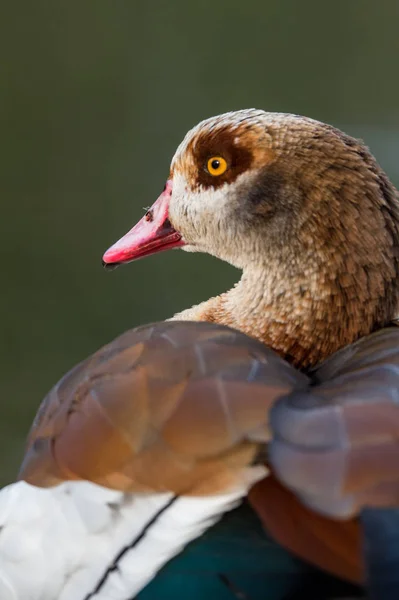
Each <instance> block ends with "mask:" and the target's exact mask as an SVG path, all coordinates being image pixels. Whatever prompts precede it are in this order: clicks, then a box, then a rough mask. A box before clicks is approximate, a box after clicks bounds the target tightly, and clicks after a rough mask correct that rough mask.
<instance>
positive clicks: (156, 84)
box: [0, 0, 399, 483]
mask: <svg viewBox="0 0 399 600" xmlns="http://www.w3.org/2000/svg"><path fill="white" fill-rule="evenodd" d="M398 29H399V3H398V2H397V1H396V0H392V1H384V0H380V1H379V2H376V1H375V0H357V1H356V0H350V1H348V0H345V1H343V0H341V1H340V0H335V2H320V1H319V0H312V1H301V2H299V1H298V0H289V1H278V0H269V1H267V0H246V1H245V2H243V1H242V0H229V1H219V2H217V1H216V0H213V1H212V2H210V1H209V0H202V1H201V2H187V1H183V0H169V1H161V0H153V1H151V2H148V1H134V0H130V1H128V0H114V1H111V0H108V1H105V0H96V1H91V2H88V1H84V0H79V1H76V0H68V1H57V0H52V1H48V2H44V1H40V0H35V1H25V2H19V1H17V0H16V1H13V2H11V1H9V2H8V3H7V2H5V3H3V6H2V10H1V16H0V52H1V61H0V73H1V75H0V77H1V80H0V115H1V116H0V119H1V128H0V131H1V146H0V147H1V150H0V152H1V160H0V181H1V188H2V189H1V221H0V222H1V231H0V256H1V275H2V288H1V293H0V309H1V336H0V340H1V347H0V352H1V357H0V358H1V362H0V365H1V367H0V368H1V372H0V402H1V405H0V415H1V420H0V456H1V468H0V479H1V483H5V482H7V481H10V480H11V479H12V478H13V477H14V476H15V473H16V469H17V467H18V463H19V461H20V459H21V454H22V451H23V442H24V438H25V435H26V432H27V429H28V427H29V424H30V422H31V420H32V418H33V415H34V413H35V410H36V408H37V406H38V403H39V402H40V400H41V398H42V397H43V395H44V394H45V393H46V391H47V390H48V389H49V388H50V387H51V386H52V385H53V384H54V383H55V382H56V381H57V379H58V378H59V377H60V376H61V375H62V374H63V373H64V372H65V371H66V370H67V369H69V368H70V367H71V366H72V365H73V364H74V363H75V362H77V361H79V360H80V359H82V358H84V357H85V356H86V355H87V354H89V353H91V352H93V351H94V350H96V348H97V347H99V346H100V345H102V344H104V343H106V342H107V341H109V340H110V339H112V338H113V337H114V336H116V335H117V334H119V333H120V332H122V331H123V330H124V329H127V328H129V327H133V326H135V325H138V324H140V323H145V322H150V321H154V320H160V319H163V318H164V317H167V316H170V315H171V314H172V313H173V312H175V311H177V310H179V309H182V308H184V307H186V306H189V305H191V304H193V303H196V302H198V301H200V300H202V299H205V298H207V297H209V296H210V295H212V294H215V293H218V292H219V291H222V290H223V289H225V288H227V286H229V285H230V284H231V283H232V282H233V281H234V280H235V279H236V278H237V277H238V273H237V272H235V271H234V269H232V268H231V267H228V266H227V265H223V264H221V263H218V262H217V261H216V260H214V259H212V258H210V257H206V256H201V255H189V254H185V253H183V252H177V251H175V252H171V253H169V254H165V255H162V254H161V255H158V256H154V257H151V258H148V259H146V260H145V261H140V262H137V263H133V264H132V265H129V266H128V267H124V268H121V269H119V270H118V271H116V272H112V273H106V272H105V271H104V270H103V269H102V268H101V255H102V253H103V251H104V250H105V248H106V247H107V246H109V245H110V244H111V243H112V242H113V241H114V240H115V239H116V238H117V237H119V236H120V235H121V234H122V233H124V232H125V230H127V229H128V228H130V226H131V225H132V224H133V223H134V222H135V221H136V220H137V219H138V218H139V217H140V216H141V215H142V213H143V207H144V206H147V205H150V204H151V203H152V202H153V201H154V200H155V199H156V197H157V196H158V194H159V192H160V190H161V189H162V187H163V184H164V180H165V177H166V176H167V173H168V167H169V162H170V159H171V157H172V155H173V152H174V149H175V147H176V145H177V144H178V143H179V142H180V140H181V138H182V136H183V135H184V134H185V132H186V131H187V129H188V128H190V127H191V126H192V125H194V124H195V123H196V122H197V121H199V120H200V119H202V118H205V117H208V116H211V115H214V114H217V113H220V112H223V111H226V110H231V109H238V108H244V107H252V106H254V107H258V108H265V109H267V110H273V111H284V112H295V113H301V114H306V115H308V116H312V117H314V118H318V119H321V120H324V121H327V122H330V123H333V124H334V125H336V126H339V127H342V128H344V129H345V130H346V131H347V132H348V133H351V134H354V135H356V136H360V137H362V138H363V139H365V140H366V142H367V143H368V144H369V145H370V146H371V148H372V150H373V151H374V153H375V154H376V155H377V157H378V158H379V160H380V162H381V163H382V165H383V166H384V167H385V169H386V170H387V171H388V173H389V175H390V176H391V177H392V178H393V180H394V181H396V183H398V182H399V104H398V100H399V66H398V59H399V35H398Z"/></svg>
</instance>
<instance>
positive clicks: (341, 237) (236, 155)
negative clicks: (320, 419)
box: [104, 109, 399, 367]
mask: <svg viewBox="0 0 399 600" xmlns="http://www.w3.org/2000/svg"><path fill="white" fill-rule="evenodd" d="M398 229H399V204H398V199H397V196H396V191H395V189H394V187H393V186H392V184H391V183H390V181H389V180H388V178H387V176H386V175H385V173H384V172H383V171H382V170H381V168H380V167H379V166H378V164H377V163H376V161H375V159H374V158H373V156H372V155H371V154H370V152H369V151H368V149H367V148H366V147H365V146H364V145H363V144H362V143H361V142H359V141H357V140H354V139H353V138H351V137H349V136H347V135H345V134H344V133H342V132H341V131H339V130H337V129H335V128H333V127H331V126H329V125H325V124H323V123H320V122H318V121H314V120H312V119H308V118H305V117H300V116H295V115H289V114H279V113H267V112H264V111H261V110H255V109H249V110H243V111H237V112H232V113H226V114H224V115H220V116H218V117H213V118H211V119H208V120H206V121H203V122H201V123H199V124H198V125H197V126H196V127H195V128H193V129H192V130H191V131H190V132H189V133H188V134H187V135H186V137H185V138H184V140H183V142H182V143H181V144H180V146H179V147H178V149H177V151H176V154H175V156H174V158H173V160H172V165H171V173H170V178H169V181H168V183H167V185H166V187H165V190H164V192H163V193H162V194H161V196H160V198H159V199H158V200H157V202H156V203H155V205H154V206H153V207H152V209H151V210H150V211H149V213H148V214H147V215H146V217H145V218H144V219H143V220H142V221H141V222H140V223H139V224H138V225H136V226H135V227H134V228H133V230H131V232H129V233H128V234H127V235H126V236H125V237H124V238H122V240H120V241H119V242H117V244H115V245H114V246H113V247H112V248H110V249H109V250H108V251H107V252H106V254H105V255H104V261H105V263H107V264H113V263H120V262H128V261H130V260H133V259H135V258H139V257H141V256H145V255H147V254H151V253H153V252H156V251H160V250H164V249H167V248H172V247H176V246H182V247H183V248H184V249H185V250H188V251H200V252H207V253H209V254H213V255H215V256H217V257H219V258H221V259H222V260H225V261H227V262H230V263H231V264H233V265H235V266H236V267H238V268H241V269H242V270H243V277H242V279H241V281H240V282H239V283H238V285H237V286H236V287H235V288H233V290H230V291H229V292H227V293H225V294H222V295H221V296H218V297H217V298H214V299H211V300H210V301H208V302H206V303H203V304H201V305H199V306H198V307H196V308H194V309H190V310H188V311H186V312H185V313H181V314H180V315H179V317H180V318H187V319H192V320H210V321H217V322H220V323H223V324H227V325H231V326H234V327H237V328H238V329H241V330H243V331H245V332H246V333H248V334H249V335H252V336H254V337H257V338H258V339H261V340H262V341H264V342H265V343H267V344H269V345H271V346H272V347H274V348H275V349H276V350H277V351H279V352H280V353H281V354H282V355H283V356H285V357H286V358H288V359H289V360H291V361H292V362H294V363H295V364H298V365H301V366H303V367H305V366H309V365H312V364H315V363H316V362H318V361H319V360H321V359H323V358H324V357H326V356H327V355H329V354H331V353H332V352H333V351H335V350H336V349H338V348H340V347H342V346H344V345H345V344H348V343H351V342H352V341H354V340H355V339H357V338H358V337H360V336H361V335H365V334H367V333H369V332H370V331H372V330H373V329H376V328H378V327H380V326H382V325H385V324H386V323H388V322H389V321H391V320H392V319H393V318H394V317H395V316H396V314H397V308H398V283H397V282H398V275H399V245H398V239H399V237H398V234H399V231H398Z"/></svg>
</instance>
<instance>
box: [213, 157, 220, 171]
mask: <svg viewBox="0 0 399 600" xmlns="http://www.w3.org/2000/svg"><path fill="white" fill-rule="evenodd" d="M211 167H212V169H214V170H215V171H217V170H218V168H219V167H220V160H216V159H215V160H213V161H212V162H211Z"/></svg>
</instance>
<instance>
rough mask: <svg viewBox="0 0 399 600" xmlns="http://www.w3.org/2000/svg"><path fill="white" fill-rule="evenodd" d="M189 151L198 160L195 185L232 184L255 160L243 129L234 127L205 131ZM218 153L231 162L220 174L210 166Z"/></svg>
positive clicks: (215, 186) (195, 162) (207, 186)
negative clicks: (209, 167)
mask: <svg viewBox="0 0 399 600" xmlns="http://www.w3.org/2000/svg"><path fill="white" fill-rule="evenodd" d="M187 150H188V151H189V152H190V153H191V154H192V157H193V159H194V160H193V163H194V169H193V171H192V175H193V178H191V177H190V179H191V180H192V181H193V184H194V187H198V186H201V187H203V188H210V187H212V188H218V187H220V186H222V185H224V184H225V183H231V182H232V181H234V180H235V179H236V178H237V177H238V176H239V175H240V174H241V173H243V172H244V171H247V170H248V169H249V168H251V166H252V165H253V162H254V155H253V152H252V151H251V146H250V145H248V144H247V143H245V138H244V137H243V139H241V136H240V132H239V129H238V128H234V129H233V128H232V127H231V126H226V127H219V128H217V129H215V130H213V131H212V130H204V131H202V132H201V133H199V134H198V136H197V137H196V138H195V139H194V140H193V141H192V143H191V147H190V148H188V149H187ZM215 156H216V157H222V158H223V159H224V160H225V161H226V163H227V169H226V170H225V171H224V173H222V174H221V175H218V176H217V177H215V176H214V175H212V174H211V173H210V172H209V170H208V168H207V165H208V161H209V159H211V158H212V157H215Z"/></svg>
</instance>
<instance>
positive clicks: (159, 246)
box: [103, 180, 184, 268]
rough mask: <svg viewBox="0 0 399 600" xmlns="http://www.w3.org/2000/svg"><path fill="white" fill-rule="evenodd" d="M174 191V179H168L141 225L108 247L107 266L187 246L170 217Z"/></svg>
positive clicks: (112, 266) (106, 254)
mask: <svg viewBox="0 0 399 600" xmlns="http://www.w3.org/2000/svg"><path fill="white" fill-rule="evenodd" d="M171 195H172V181H171V180H168V181H167V182H166V185H165V189H164V191H163V192H162V194H161V195H160V196H159V198H158V200H157V201H156V202H155V203H154V204H153V205H152V206H151V208H150V209H149V210H148V211H147V212H146V214H145V215H144V217H143V218H142V219H141V220H140V221H139V222H138V223H137V225H135V226H134V227H133V229H131V230H130V231H129V232H128V233H127V234H126V235H124V236H123V237H122V238H121V239H120V240H119V241H118V242H116V243H115V244H114V245H113V246H111V248H108V250H107V251H106V253H105V254H104V256H103V265H104V267H106V268H115V267H117V266H118V265H121V264H123V263H128V262H130V261H132V260H137V259H138V258H143V257H144V256H150V254H155V253H156V252H163V251H164V250H169V249H170V248H181V246H184V242H183V240H182V238H181V235H180V233H179V232H178V231H176V230H175V229H173V227H172V225H171V224H170V221H169V203H170V198H171Z"/></svg>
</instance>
